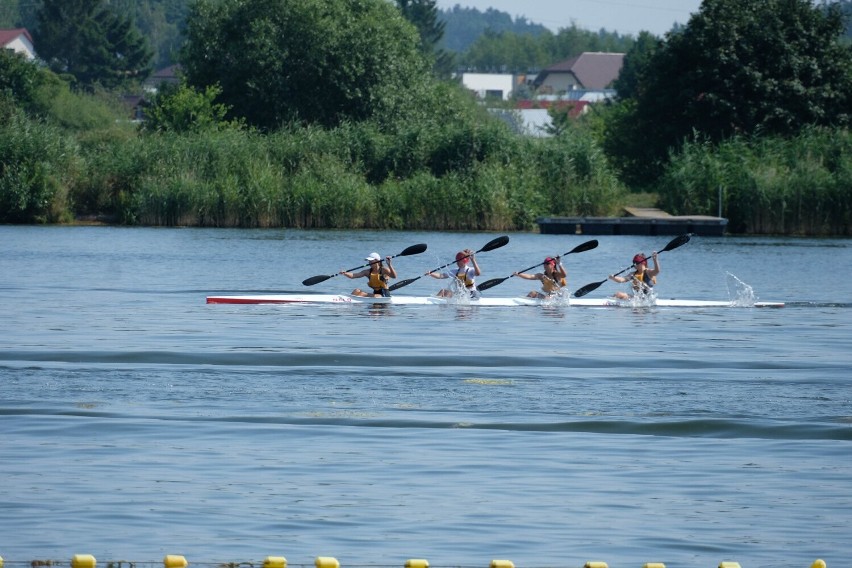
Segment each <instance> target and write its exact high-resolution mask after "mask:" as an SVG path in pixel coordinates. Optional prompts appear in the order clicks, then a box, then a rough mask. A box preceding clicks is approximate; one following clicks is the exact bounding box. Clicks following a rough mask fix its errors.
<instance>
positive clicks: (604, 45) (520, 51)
mask: <svg viewBox="0 0 852 568" xmlns="http://www.w3.org/2000/svg"><path fill="white" fill-rule="evenodd" d="M632 45H633V39H632V38H631V37H629V36H619V35H618V34H614V33H613V34H604V33H595V32H590V31H587V30H582V29H580V28H578V27H577V26H574V25H572V26H571V27H568V28H563V29H561V30H559V32H558V33H557V34H553V33H551V32H550V31H547V30H545V31H543V32H541V33H539V34H536V35H532V34H523V33H514V32H496V31H493V30H486V31H485V32H484V33H483V34H482V35H480V36H479V37H478V38H477V39H476V41H475V42H474V43H473V44H472V45H471V46H470V48H469V49H468V50H467V52H466V53H464V55H462V56H461V57H460V63H461V64H462V65H463V66H464V67H465V68H467V69H475V70H479V71H482V72H492V73H526V72H528V71H530V70H531V69H536V68H543V67H548V66H550V65H553V64H554V63H556V62H558V61H561V60H564V59H567V58H569V57H574V56H577V55H580V54H581V53H583V52H586V51H605V52H616V53H621V52H625V51H627V50H628V49H629V48H630V47H631V46H632Z"/></svg>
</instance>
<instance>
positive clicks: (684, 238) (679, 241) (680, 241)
mask: <svg viewBox="0 0 852 568" xmlns="http://www.w3.org/2000/svg"><path fill="white" fill-rule="evenodd" d="M691 236H692V235H690V234H689V233H687V234H685V235H681V236H679V237H675V238H673V239H672V240H671V241H669V244H667V245H666V248H664V249H663V250H661V251H659V252H658V253H657V254H659V253H660V252H666V251H668V250H674V249H676V248H677V247H679V246H683V245H685V244H686V243H688V242H689V238H690V237H691Z"/></svg>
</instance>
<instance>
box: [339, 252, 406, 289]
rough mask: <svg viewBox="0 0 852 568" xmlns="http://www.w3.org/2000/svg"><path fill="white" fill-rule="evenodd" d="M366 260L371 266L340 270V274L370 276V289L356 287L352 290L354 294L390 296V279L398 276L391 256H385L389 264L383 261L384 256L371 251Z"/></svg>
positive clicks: (351, 276) (356, 276)
mask: <svg viewBox="0 0 852 568" xmlns="http://www.w3.org/2000/svg"><path fill="white" fill-rule="evenodd" d="M364 260H366V261H367V262H369V263H370V267H369V268H365V269H364V270H359V271H358V272H347V271H345V270H341V271H340V274H342V275H344V276H345V277H347V278H364V277H366V278H369V280H368V281H367V286H369V287H370V291H369V292H365V291H363V290H361V289H360V288H355V289H354V290H352V295H353V296H373V297H374V298H387V297H389V296H390V291H389V290H388V279H389V278H396V269H395V268H394V267H393V265H392V264H391V257H390V256H386V257H385V262H386V263H387V266H385V265H384V264H383V263H382V257H381V256H380V255H379V253H377V252H371V253H370V254H369V256H367V258H365V259H364Z"/></svg>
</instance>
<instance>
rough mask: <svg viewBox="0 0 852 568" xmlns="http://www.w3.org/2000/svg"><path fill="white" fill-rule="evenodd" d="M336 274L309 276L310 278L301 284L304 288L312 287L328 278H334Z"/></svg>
mask: <svg viewBox="0 0 852 568" xmlns="http://www.w3.org/2000/svg"><path fill="white" fill-rule="evenodd" d="M335 276H337V274H332V275H327V274H318V275H317V276H311V277H310V278H305V279H304V280H302V284H303V285H304V286H313V285H314V284H319V283H320V282H325V281H326V280H328V279H329V278H334V277H335Z"/></svg>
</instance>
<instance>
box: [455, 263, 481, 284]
mask: <svg viewBox="0 0 852 568" xmlns="http://www.w3.org/2000/svg"><path fill="white" fill-rule="evenodd" d="M450 274H451V275H454V276H455V277H456V278H458V280H459V282H460V283H462V284H464V287H465V288H473V286H474V284H476V281H475V280H474V277H475V276H476V274H475V273H474V270H473V268H471V267H470V266H463V267H462V268H454V269H452V270H451V271H450Z"/></svg>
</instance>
